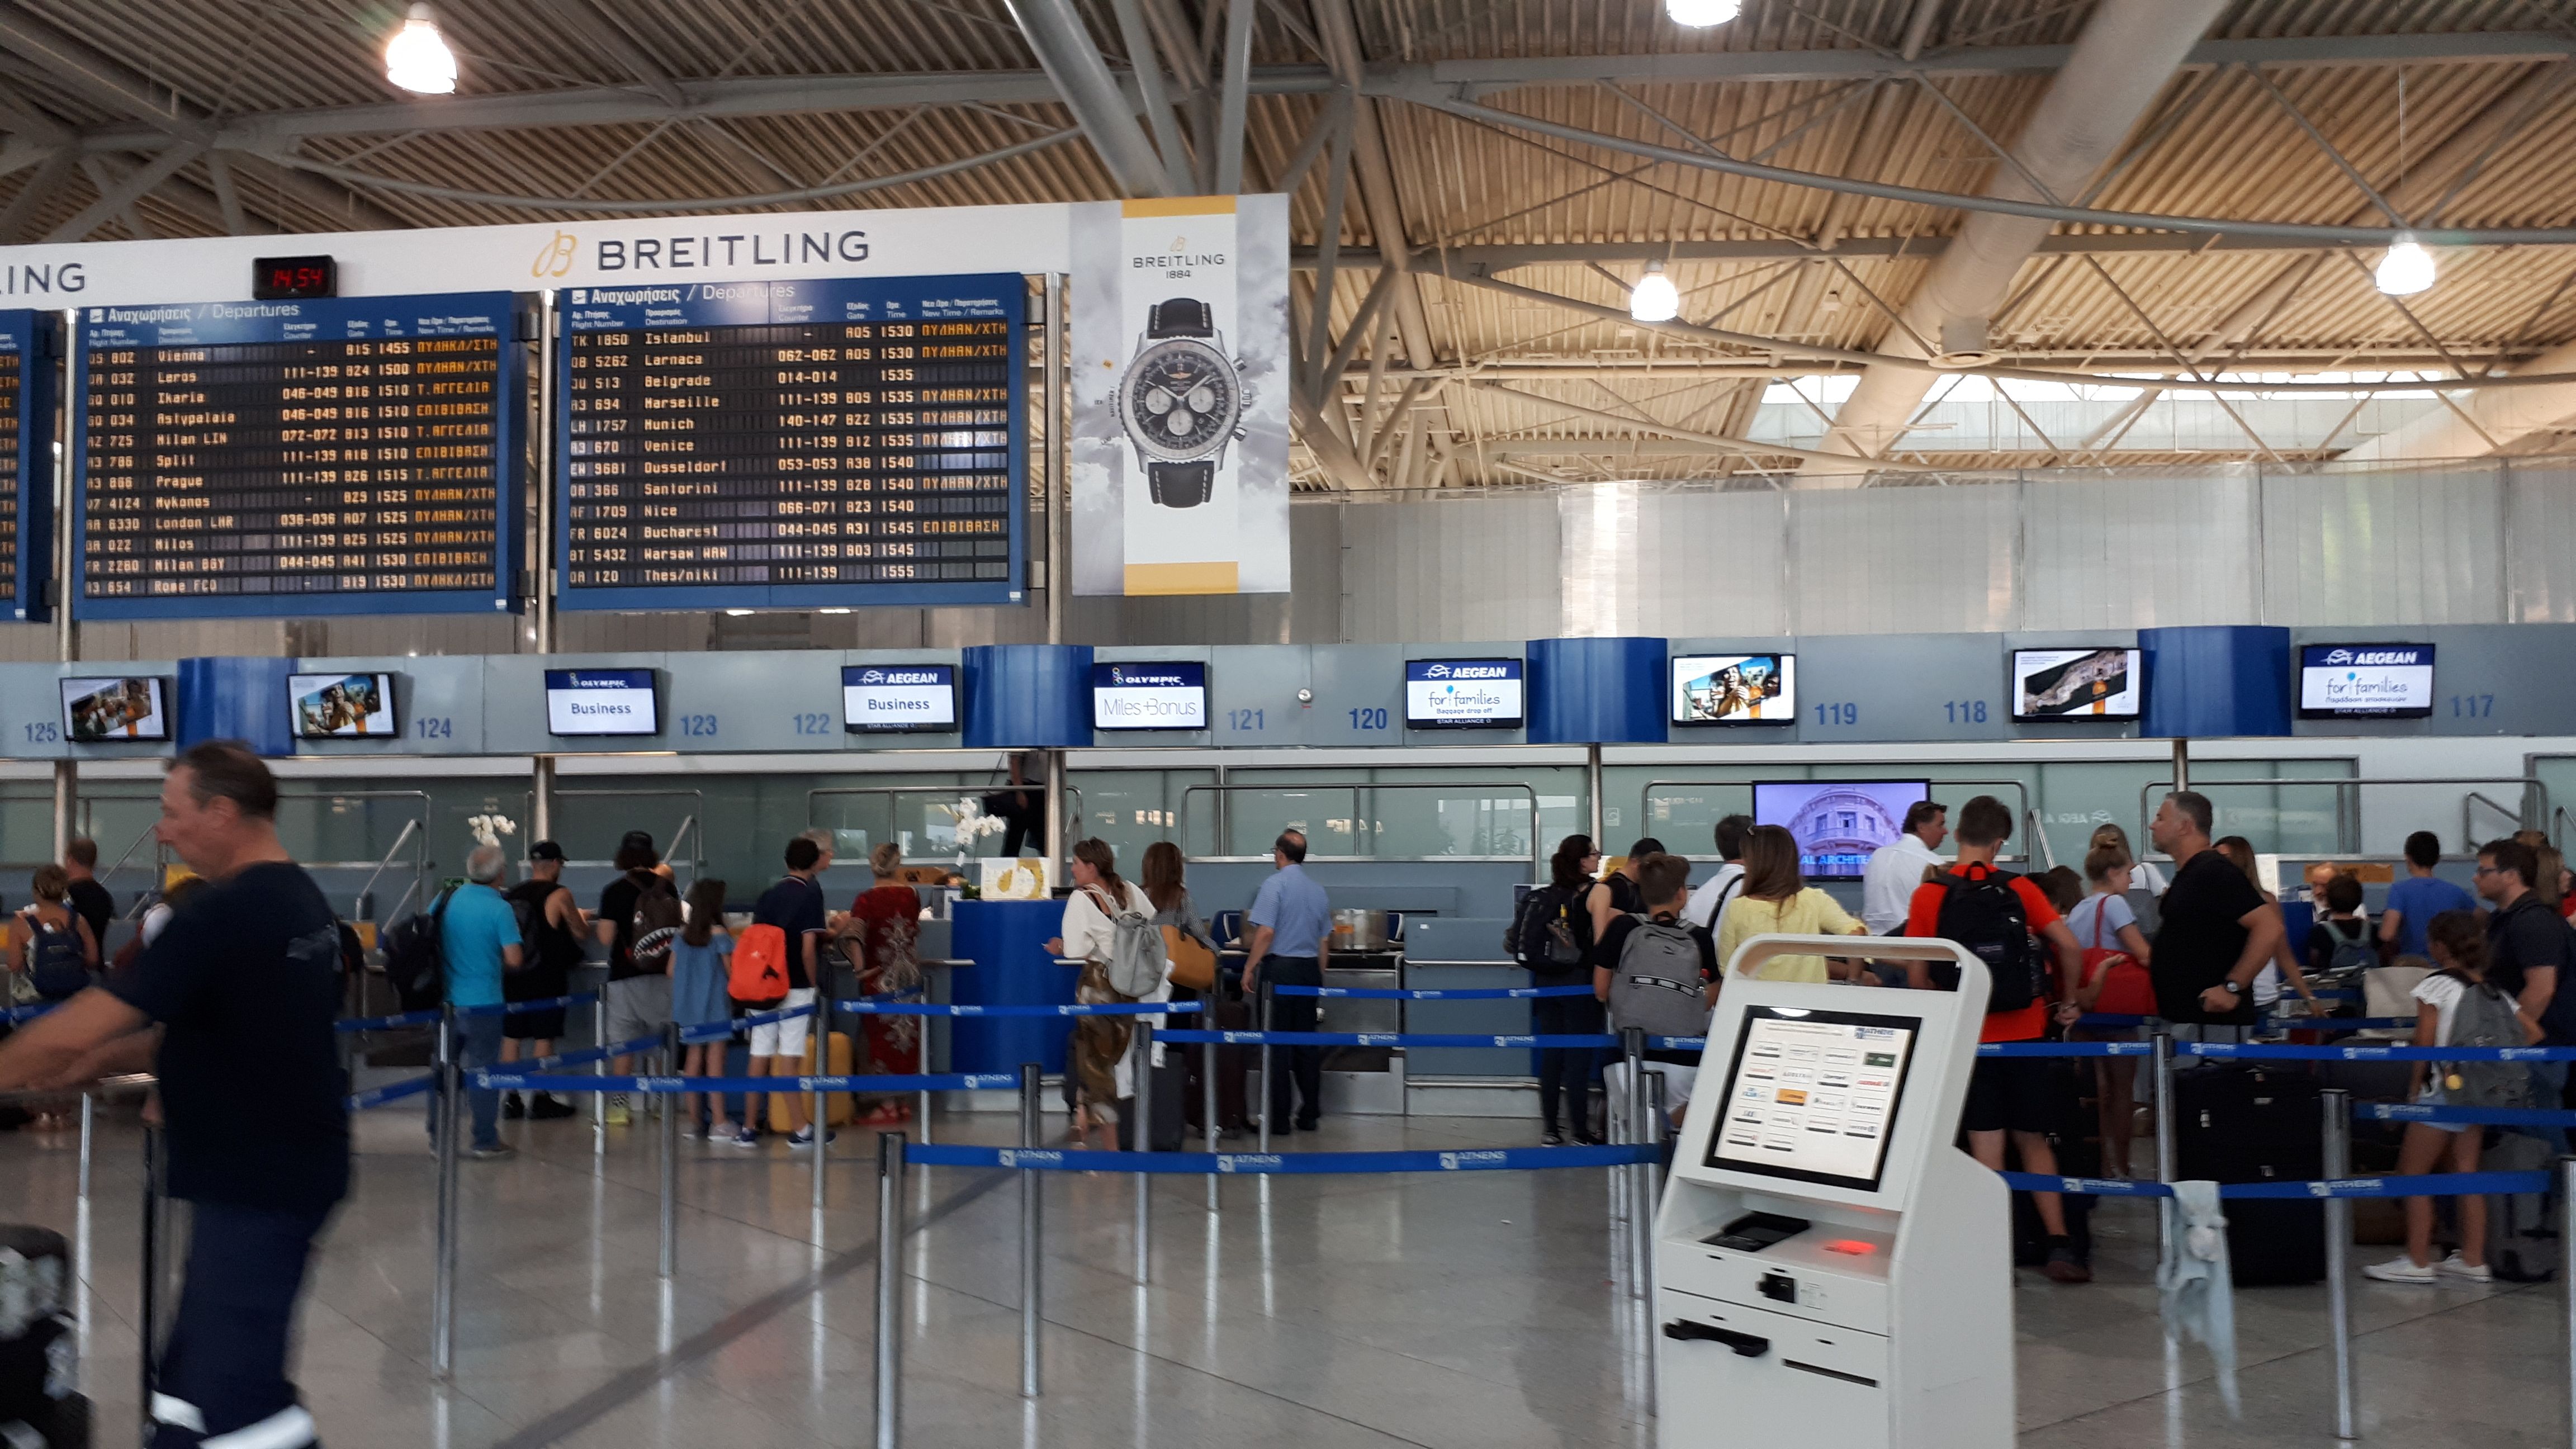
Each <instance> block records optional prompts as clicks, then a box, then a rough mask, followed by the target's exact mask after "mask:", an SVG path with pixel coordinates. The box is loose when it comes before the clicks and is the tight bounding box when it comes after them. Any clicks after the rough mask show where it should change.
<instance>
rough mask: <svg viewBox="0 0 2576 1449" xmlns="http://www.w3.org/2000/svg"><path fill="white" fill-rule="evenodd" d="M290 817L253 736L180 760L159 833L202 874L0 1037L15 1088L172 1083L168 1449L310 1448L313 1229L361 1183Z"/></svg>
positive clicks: (313, 911) (330, 934) (327, 922)
mask: <svg viewBox="0 0 2576 1449" xmlns="http://www.w3.org/2000/svg"><path fill="white" fill-rule="evenodd" d="M276 810H277V781H276V779H275V777H273V776H271V775H270V774H269V771H268V767H267V766H266V765H265V764H262V763H261V762H260V760H259V757H258V756H256V755H253V754H252V753H251V752H250V751H249V750H248V749H246V748H244V747H243V746H242V745H240V744H239V743H237V742H234V741H229V740H220V741H212V742H209V743H206V744H200V745H196V746H194V747H192V748H190V749H189V750H187V751H186V752H185V753H183V754H181V755H180V756H179V758H178V759H177V760H176V761H175V762H174V763H173V764H172V765H171V767H170V773H169V775H168V776H167V777H166V778H165V779H164V780H163V781H162V785H161V824H160V837H161V840H162V841H163V843H165V844H167V845H168V846H170V847H171V849H172V850H174V851H176V852H177V853H178V856H179V858H180V859H181V860H183V861H185V862H187V864H188V867H189V868H190V869H191V870H194V871H195V872H196V873H197V874H198V875H200V876H202V877H204V878H205V881H206V884H205V885H204V886H203V887H201V888H200V889H199V890H197V891H196V892H195V893H194V894H192V895H191V896H190V898H189V900H188V903H187V905H186V906H185V907H184V908H183V909H181V910H180V911H179V913H178V914H177V915H175V916H173V917H172V918H171V920H170V923H169V925H168V926H166V927H165V928H164V929H163V930H162V932H161V934H160V935H159V936H158V937H156V938H155V939H154V940H153V942H152V944H151V945H150V946H148V947H146V948H145V949H144V952H143V954H142V956H141V958H140V959H139V960H137V961H136V963H135V965H134V969H133V970H132V971H130V972H127V973H125V974H123V975H120V976H118V977H116V978H115V979H114V980H112V981H111V982H109V983H108V984H107V985H106V986H103V987H93V988H91V989H90V990H88V991H84V992H82V993H81V994H80V995H78V996H75V997H73V998H72V999H71V1000H70V1001H68V1002H66V1003H65V1004H64V1005H62V1006H61V1007H59V1008H57V1009H56V1010H54V1011H53V1012H51V1013H49V1014H48V1015H46V1016H44V1017H42V1018H40V1019H39V1020H38V1021H37V1022H36V1023H35V1024H34V1025H32V1026H30V1027H29V1028H27V1029H26V1030H24V1031H22V1032H20V1033H18V1035H17V1036H16V1037H14V1038H12V1039H11V1040H10V1041H9V1042H8V1043H6V1044H5V1045H0V1091H6V1090H14V1089H19V1088H27V1087H35V1088H39V1089H41V1088H49V1087H68V1086H72V1085H75V1084H79V1083H84V1082H89V1081H93V1080H95V1079H97V1078H98V1077H99V1076H101V1075H104V1074H106V1073H109V1072H119V1071H137V1070H142V1069H144V1068H146V1067H149V1068H151V1069H152V1070H154V1071H156V1072H158V1074H159V1075H160V1078H161V1110H162V1113H163V1116H164V1119H165V1122H166V1124H167V1125H166V1129H165V1130H166V1134H167V1142H168V1150H169V1160H170V1195H171V1196H173V1197H176V1198H182V1199H185V1200H186V1201H188V1202H190V1203H192V1204H194V1208H195V1211H194V1213H193V1217H192V1221H193V1227H192V1229H191V1231H190V1234H189V1242H188V1270H187V1271H188V1276H187V1283H186V1286H185V1288H184V1289H183V1290H182V1291H181V1293H180V1296H179V1311H178V1313H177V1315H176V1317H175V1318H174V1319H173V1321H172V1323H171V1327H170V1336H169V1338H168V1340H167V1341H166V1342H165V1343H164V1344H163V1345H162V1347H161V1351H160V1353H161V1357H160V1370H159V1374H158V1378H157V1381H156V1387H157V1392H155V1393H154V1395H153V1398H152V1403H151V1405H150V1411H151V1415H152V1419H153V1437H152V1444H153V1446H154V1449H195V1446H196V1445H198V1444H199V1443H201V1442H205V1441H209V1440H215V1439H223V1440H225V1441H227V1442H228V1443H230V1444H237V1445H257V1446H261V1449H302V1446H305V1445H310V1444H312V1443H314V1442H315V1439H314V1427H313V1417H312V1415H311V1414H309V1413H307V1412H306V1411H305V1409H304V1407H303V1405H302V1403H300V1402H299V1400H298V1396H297V1394H296V1389H295V1385H294V1384H293V1383H292V1382H290V1381H289V1380H288V1379H287V1376H286V1358H287V1346H288V1342H289V1336H290V1333H291V1330H292V1329H293V1326H294V1318H295V1301H296V1298H297V1296H298V1294H299V1293H300V1292H301V1290H302V1287H303V1282H304V1271H305V1265H306V1262H307V1261H308V1259H309V1258H310V1256H311V1253H312V1247H313V1239H314V1236H315V1235H316V1234H317V1233H319V1232H320V1231H321V1229H322V1224H323V1222H324V1221H325V1220H326V1219H327V1218H329V1216H330V1215H331V1209H332V1207H333V1206H334V1205H335V1204H337V1203H338V1202H339V1201H340V1199H341V1198H342V1197H343V1196H345V1195H346V1194H347V1192H348V1190H349V1115H348V1111H347V1109H346V1108H345V1106H344V1105H343V1101H344V1098H345V1096H346V1093H347V1082H346V1079H345V1078H344V1076H343V1075H342V1073H341V1070H340V1064H339V1051H338V1048H337V1045H336V1044H335V1042H334V1040H333V1037H332V1020H333V1017H334V1016H335V1015H336V1014H337V1011H338V1008H339V1001H340V974H339V959H340V944H339V927H338V924H337V922H336V921H335V920H334V919H333V917H332V914H331V906H330V903H329V902H328V901H326V900H324V899H323V896H322V892H321V890H320V888H319V887H317V886H315V885H314V883H313V879H312V877H310V876H308V875H306V874H305V873H304V870H303V868H302V867H300V866H298V865H296V864H295V863H294V862H293V861H292V860H290V859H289V858H288V857H287V854H286V849H285V847H284V846H283V845H281V844H279V842H278V839H277V827H276V823H275V820H274V816H275V814H276ZM156 1024H157V1025H158V1026H159V1027H160V1028H161V1030H160V1031H159V1033H158V1034H157V1035H156V1034H155V1033H154V1032H153V1030H152V1028H153V1027H154V1026H155V1025H156Z"/></svg>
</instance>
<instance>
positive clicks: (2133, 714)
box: [2012, 646, 2146, 720]
mask: <svg viewBox="0 0 2576 1449" xmlns="http://www.w3.org/2000/svg"><path fill="white" fill-rule="evenodd" d="M2012 672H2013V718H2014V719H2017V720H2061V719H2136V718H2137V717H2138V716H2139V715H2140V714H2141V713H2143V712H2144V708H2145V706H2144V703H2143V701H2144V699H2145V695H2144V693H2143V692H2142V691H2141V690H2140V689H2139V687H2138V686H2139V684H2140V682H2141V681H2142V680H2143V679H2144V678H2145V677H2146V676H2145V673H2144V671H2142V670H2141V669H2140V668H2139V666H2138V651H2137V650H2135V649H2126V648H2120V647H2116V646H2114V647H2111V648H2104V649H2016V650H2014V651H2013V657H2012Z"/></svg>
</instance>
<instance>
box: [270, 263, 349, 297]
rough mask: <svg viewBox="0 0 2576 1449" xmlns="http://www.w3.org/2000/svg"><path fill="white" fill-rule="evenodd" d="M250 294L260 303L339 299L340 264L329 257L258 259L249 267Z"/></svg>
mask: <svg viewBox="0 0 2576 1449" xmlns="http://www.w3.org/2000/svg"><path fill="white" fill-rule="evenodd" d="M250 294H251V296H252V297H254V298H256V299H257V300H259V301H262V302H273V301H278V300H281V299H290V298H304V297H336V296H339V295H340V264H339V263H338V262H335V261H333V260H332V259H331V258H329V257H261V258H259V259H258V260H257V261H254V262H252V263H251V264H250Z"/></svg>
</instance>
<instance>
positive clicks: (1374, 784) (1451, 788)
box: [1175, 780, 1547, 880]
mask: <svg viewBox="0 0 2576 1449" xmlns="http://www.w3.org/2000/svg"><path fill="white" fill-rule="evenodd" d="M1343 790H1347V791H1349V792H1350V796H1351V814H1350V822H1351V829H1350V835H1351V843H1352V844H1353V845H1355V846H1356V845H1358V844H1360V843H1361V842H1362V839H1363V838H1364V837H1365V836H1369V835H1375V834H1383V833H1384V832H1382V831H1374V830H1369V829H1366V828H1365V821H1366V819H1367V815H1366V813H1365V812H1364V811H1362V810H1361V808H1360V792H1362V791H1364V790H1367V791H1374V790H1441V791H1446V792H1448V793H1450V794H1453V795H1465V794H1470V793H1473V792H1477V791H1489V792H1490V791H1502V792H1505V793H1512V794H1518V795H1521V796H1524V797H1526V798H1527V799H1528V801H1529V827H1530V828H1529V840H1530V848H1529V853H1528V854H1527V855H1517V854H1515V855H1379V854H1376V853H1375V852H1358V853H1354V854H1350V855H1331V854H1327V853H1325V852H1323V851H1319V850H1314V849H1312V846H1313V844H1314V837H1315V836H1316V835H1317V834H1320V833H1323V832H1319V831H1316V830H1314V829H1313V828H1312V827H1308V828H1307V844H1308V846H1309V849H1308V852H1307V855H1306V858H1307V859H1308V860H1310V861H1326V860H1366V861H1386V862H1394V861H1423V862H1427V861H1520V860H1527V861H1528V862H1529V866H1530V879H1532V880H1540V879H1543V878H1544V877H1545V875H1546V872H1545V870H1544V866H1545V864H1546V861H1547V855H1546V852H1545V850H1544V849H1543V848H1542V847H1541V845H1540V843H1539V828H1538V791H1537V789H1536V788H1535V787H1533V786H1530V785H1527V784H1523V783H1521V782H1519V781H1488V780H1383V781H1360V782H1356V783H1342V782H1332V783H1323V784H1301V783H1289V782H1281V781H1272V782H1270V783H1268V784H1257V785H1234V784H1226V785H1186V786H1183V787H1182V789H1181V810H1180V819H1179V821H1178V823H1177V825H1176V826H1175V828H1176V829H1177V830H1178V831H1179V833H1180V838H1181V841H1182V845H1181V849H1182V852H1183V854H1184V855H1187V853H1188V850H1189V844H1188V842H1189V839H1190V799H1191V797H1192V796H1195V795H1212V796H1214V797H1216V799H1217V800H1218V801H1219V802H1220V804H1222V802H1224V801H1225V800H1226V799H1227V797H1229V796H1232V795H1241V794H1250V793H1254V792H1267V793H1270V794H1286V793H1296V794H1305V795H1318V794H1331V793H1334V792H1337V791H1343ZM1226 823H1227V826H1228V828H1229V829H1230V828H1231V827H1232V823H1233V822H1232V820H1231V819H1230V818H1229V819H1228V820H1227V822H1226ZM1229 844H1231V842H1230V841H1225V840H1219V841H1218V842H1217V847H1218V849H1219V850H1223V849H1224V848H1225V847H1226V846H1227V845H1229ZM1187 858H1188V859H1189V860H1190V861H1192V862H1194V863H1206V864H1228V863H1245V862H1258V861H1264V860H1268V859H1269V858H1270V856H1269V855H1268V853H1266V852H1265V853H1263V854H1260V855H1222V854H1220V855H1188V856H1187Z"/></svg>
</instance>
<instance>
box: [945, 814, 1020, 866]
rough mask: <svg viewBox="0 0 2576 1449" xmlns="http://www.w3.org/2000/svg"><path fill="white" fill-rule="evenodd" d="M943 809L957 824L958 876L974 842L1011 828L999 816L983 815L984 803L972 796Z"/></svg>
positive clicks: (1009, 823)
mask: <svg viewBox="0 0 2576 1449" xmlns="http://www.w3.org/2000/svg"><path fill="white" fill-rule="evenodd" d="M943 808H944V809H946V810H947V812H948V816H949V818H950V819H951V820H954V821H955V822H957V872H958V874H960V875H963V874H965V872H966V857H967V856H968V854H970V853H971V852H972V851H973V848H974V843H975V842H976V841H978V840H981V839H983V838H984V837H985V836H987V835H999V834H1001V833H1002V832H1003V831H1005V830H1008V829H1010V828H1011V822H1010V821H1008V820H1005V819H1003V818H1002V817H1001V816H999V815H987V814H985V813H984V802H983V801H982V800H980V799H978V798H977V797H975V796H973V795H969V796H967V797H966V798H965V799H963V800H960V801H958V802H957V803H956V804H954V805H949V806H945V807H943Z"/></svg>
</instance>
